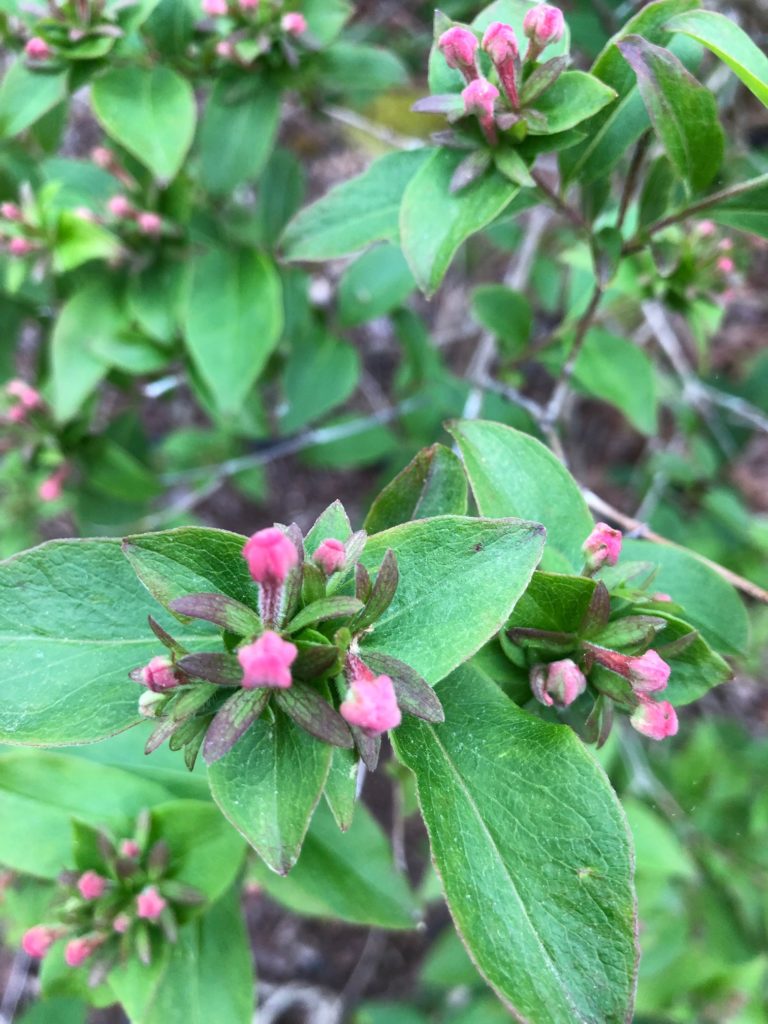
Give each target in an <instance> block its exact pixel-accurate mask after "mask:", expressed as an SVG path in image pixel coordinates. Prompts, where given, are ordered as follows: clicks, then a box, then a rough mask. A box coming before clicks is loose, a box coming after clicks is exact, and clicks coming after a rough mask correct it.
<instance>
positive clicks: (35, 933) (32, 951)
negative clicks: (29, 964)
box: [21, 924, 64, 960]
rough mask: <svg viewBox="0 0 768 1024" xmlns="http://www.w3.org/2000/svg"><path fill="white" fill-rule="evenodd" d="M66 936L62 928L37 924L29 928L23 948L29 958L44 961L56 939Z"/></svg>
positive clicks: (22, 941) (22, 944) (23, 940)
mask: <svg viewBox="0 0 768 1024" xmlns="http://www.w3.org/2000/svg"><path fill="white" fill-rule="evenodd" d="M63 934H64V931H63V929H61V928H51V927H50V926H49V925H47V924H36V925H35V926H34V927H33V928H28V929H27V930H26V931H25V932H24V935H23V937H22V940H21V948H22V949H23V950H24V952H25V953H26V954H27V956H31V957H34V959H35V960H42V958H43V957H44V956H45V954H46V953H47V952H48V950H49V949H50V948H51V946H52V945H53V943H54V942H55V941H56V939H58V938H61V936H62V935H63Z"/></svg>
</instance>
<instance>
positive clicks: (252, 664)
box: [237, 630, 299, 690]
mask: <svg viewBox="0 0 768 1024" xmlns="http://www.w3.org/2000/svg"><path fill="white" fill-rule="evenodd" d="M298 653H299V652H298V648H297V647H296V646H295V645H294V644H292V643H290V642H289V641H287V640H283V638H282V637H280V636H278V634H277V633H273V632H272V631H271V630H268V631H267V632H266V633H263V634H262V635H261V636H260V637H259V639H258V640H256V641H255V642H254V643H252V644H247V645H246V646H245V647H241V648H240V650H239V651H238V652H237V659H238V661H239V662H240V664H241V666H242V668H243V683H242V685H243V686H244V688H245V689H246V690H252V689H256V688H257V687H260V686H271V687H275V688H277V689H280V690H287V689H288V687H289V686H290V685H291V682H292V679H291V665H292V664H293V663H294V661H295V660H296V656H297V655H298Z"/></svg>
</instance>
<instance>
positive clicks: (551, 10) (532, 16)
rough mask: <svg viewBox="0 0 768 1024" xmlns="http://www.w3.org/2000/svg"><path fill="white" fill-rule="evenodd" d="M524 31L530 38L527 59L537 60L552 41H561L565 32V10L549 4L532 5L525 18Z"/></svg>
mask: <svg viewBox="0 0 768 1024" xmlns="http://www.w3.org/2000/svg"><path fill="white" fill-rule="evenodd" d="M523 32H525V34H526V36H528V39H529V40H530V43H529V46H528V53H527V55H526V56H527V59H528V60H535V59H536V58H537V57H538V55H539V54H540V53H541V51H542V50H543V49H544V48H545V47H546V46H549V45H550V44H551V43H559V42H560V40H561V39H562V38H563V32H565V19H564V17H563V12H562V11H561V10H560V9H559V8H557V7H551V6H550V5H549V4H539V5H538V7H532V8H531V9H530V11H528V13H527V14H526V16H525V18H524V19H523Z"/></svg>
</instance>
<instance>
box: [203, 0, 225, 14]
mask: <svg viewBox="0 0 768 1024" xmlns="http://www.w3.org/2000/svg"><path fill="white" fill-rule="evenodd" d="M200 6H201V7H202V9H203V14H207V15H208V16H209V17H210V18H219V17H223V16H224V15H225V14H228V13H229V4H228V3H227V0H202V2H201V4H200Z"/></svg>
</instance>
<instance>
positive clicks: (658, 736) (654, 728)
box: [629, 700, 678, 740]
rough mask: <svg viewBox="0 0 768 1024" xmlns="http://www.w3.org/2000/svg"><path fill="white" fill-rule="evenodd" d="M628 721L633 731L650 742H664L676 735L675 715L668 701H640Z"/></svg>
mask: <svg viewBox="0 0 768 1024" xmlns="http://www.w3.org/2000/svg"><path fill="white" fill-rule="evenodd" d="M629 721H630V725H631V726H632V728H633V729H637V731H638V732H639V733H642V734H643V736H648V737H649V739H652V740H665V739H667V737H668V736H675V735H676V734H677V729H678V721H677V714H676V712H675V709H674V708H673V707H672V705H671V704H670V703H669V701H668V700H663V701H659V702H658V703H657V702H656V701H652V700H641V701H640V704H639V705H638V707H636V708H635V710H634V711H633V712H632V715H631V717H630V719H629Z"/></svg>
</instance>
